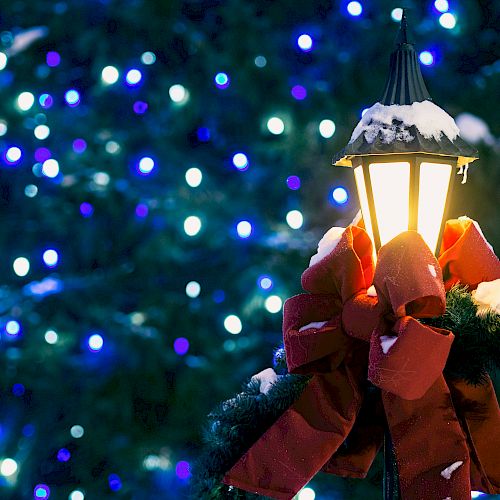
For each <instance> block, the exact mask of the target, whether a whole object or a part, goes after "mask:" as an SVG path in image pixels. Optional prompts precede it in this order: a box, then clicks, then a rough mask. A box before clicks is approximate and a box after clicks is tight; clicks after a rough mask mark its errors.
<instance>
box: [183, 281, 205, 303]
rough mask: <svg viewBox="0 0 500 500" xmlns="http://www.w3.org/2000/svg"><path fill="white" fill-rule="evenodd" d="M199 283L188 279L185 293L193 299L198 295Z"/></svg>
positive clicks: (199, 290)
mask: <svg viewBox="0 0 500 500" xmlns="http://www.w3.org/2000/svg"><path fill="white" fill-rule="evenodd" d="M200 292H201V285H200V284H199V283H198V282H197V281H190V282H189V283H188V284H187V285H186V295H187V296H188V297H190V298H192V299H195V298H196V297H198V295H200Z"/></svg>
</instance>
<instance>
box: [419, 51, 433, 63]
mask: <svg viewBox="0 0 500 500" xmlns="http://www.w3.org/2000/svg"><path fill="white" fill-rule="evenodd" d="M418 58H419V59H420V62H421V63H422V64H423V65H425V66H432V65H433V64H434V56H433V55H432V53H431V52H429V51H428V50H424V51H422V52H420V55H419V56H418Z"/></svg>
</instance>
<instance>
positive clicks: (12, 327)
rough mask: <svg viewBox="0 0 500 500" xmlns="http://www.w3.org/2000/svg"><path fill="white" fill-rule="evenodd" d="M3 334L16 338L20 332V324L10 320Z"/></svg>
mask: <svg viewBox="0 0 500 500" xmlns="http://www.w3.org/2000/svg"><path fill="white" fill-rule="evenodd" d="M5 332H6V333H7V334H8V335H11V336H12V337H17V335H19V333H20V332H21V324H20V323H19V321H16V320H14V319H11V320H10V321H7V323H6V324H5Z"/></svg>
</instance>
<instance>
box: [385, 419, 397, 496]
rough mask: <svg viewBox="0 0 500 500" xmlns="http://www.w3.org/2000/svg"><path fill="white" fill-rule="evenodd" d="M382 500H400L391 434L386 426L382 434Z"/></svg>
mask: <svg viewBox="0 0 500 500" xmlns="http://www.w3.org/2000/svg"><path fill="white" fill-rule="evenodd" d="M383 488H384V500H400V498H401V496H400V494H399V474H398V464H397V462H396V454H395V453H394V447H393V445H392V439H391V433H390V432H389V428H388V427H387V426H386V428H385V433H384V482H383Z"/></svg>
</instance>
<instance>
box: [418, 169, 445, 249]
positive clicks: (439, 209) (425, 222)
mask: <svg viewBox="0 0 500 500" xmlns="http://www.w3.org/2000/svg"><path fill="white" fill-rule="evenodd" d="M451 170H452V167H451V165H448V164H446V163H428V162H422V163H421V164H420V182H419V190H418V224H417V231H418V232H419V233H420V234H421V235H422V238H423V239H424V241H425V242H426V243H427V245H428V246H429V248H430V249H431V251H432V252H433V253H435V251H436V245H437V242H438V238H439V231H440V229H441V221H442V220H443V216H444V209H445V206H446V198H447V196H448V188H449V185H450V177H451Z"/></svg>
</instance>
